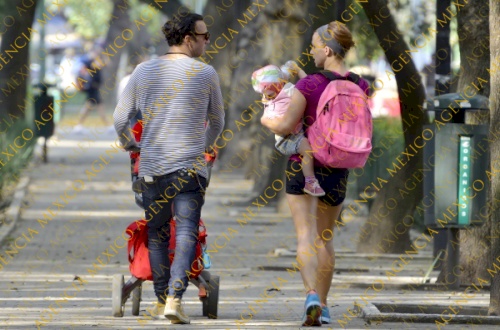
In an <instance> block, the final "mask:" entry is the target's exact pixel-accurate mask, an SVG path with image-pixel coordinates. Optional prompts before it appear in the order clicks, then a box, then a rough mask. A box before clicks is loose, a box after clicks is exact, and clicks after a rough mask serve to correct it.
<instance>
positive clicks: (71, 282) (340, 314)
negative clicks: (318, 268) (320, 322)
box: [0, 130, 498, 329]
mask: <svg viewBox="0 0 500 330" xmlns="http://www.w3.org/2000/svg"><path fill="white" fill-rule="evenodd" d="M60 132H61V136H62V137H61V138H60V139H59V141H56V140H54V141H53V142H51V143H50V144H49V163H48V164H42V163H39V164H37V165H36V166H35V167H34V169H33V170H32V171H31V172H30V173H27V175H29V177H30V182H29V184H28V186H27V190H26V196H25V204H26V203H27V204H28V205H27V206H26V207H25V208H24V209H23V210H22V213H21V216H20V218H19V220H18V221H17V222H16V225H15V228H14V230H13V231H12V232H10V233H9V234H8V236H7V237H6V239H4V241H3V244H2V246H1V248H0V254H1V255H0V257H1V258H0V265H1V267H2V268H0V288H1V289H0V291H1V293H0V294H1V295H2V298H3V299H2V300H1V301H0V328H5V329H34V328H37V327H40V328H43V327H45V328H47V329H104V328H110V329H165V328H168V329H238V328H240V329H299V328H300V319H301V316H302V312H303V310H302V308H303V303H304V297H303V294H302V284H301V280H300V274H299V272H298V271H296V270H294V269H293V266H292V263H293V262H294V261H295V259H294V253H293V251H291V250H292V249H293V248H294V247H295V235H294V229H293V225H292V221H291V218H290V216H289V215H288V214H280V213H277V212H276V211H275V210H274V209H272V208H270V207H262V208H260V209H259V210H258V212H254V215H252V216H248V213H247V218H245V217H244V216H243V213H244V212H246V207H232V206H222V205H221V204H220V201H221V200H227V199H230V200H235V201H238V200H240V201H241V200H246V198H247V196H248V193H249V192H250V191H251V187H252V183H251V182H250V181H248V180H243V179H242V176H240V175H238V174H236V173H229V174H224V175H221V174H218V173H214V174H213V176H212V179H211V182H210V187H209V189H208V193H207V198H206V202H205V207H204V209H203V214H202V218H203V220H204V222H205V224H206V225H207V231H208V234H209V236H208V244H209V250H210V251H211V257H212V264H213V266H212V268H211V269H210V270H209V271H210V272H211V273H212V274H216V275H220V276H221V288H220V300H219V311H218V315H219V318H218V319H216V320H210V319H207V318H206V317H203V316H202V309H201V303H200V302H199V300H198V298H197V290H196V288H195V287H194V286H190V287H189V288H188V292H187V294H186V296H185V301H186V306H185V308H186V312H187V313H188V314H189V315H190V316H191V318H192V324H191V325H186V326H178V325H176V326H174V325H170V324H169V322H168V321H167V320H154V321H153V320H150V319H149V318H148V317H147V312H146V309H149V308H150V307H151V306H152V302H153V301H154V296H153V289H152V283H151V282H146V283H144V285H143V296H142V299H143V301H142V302H141V313H140V314H141V315H142V314H145V315H146V316H141V317H135V316H132V315H131V303H130V300H129V301H128V302H127V305H126V309H125V315H124V317H123V318H114V317H112V316H111V315H112V313H111V280H112V276H113V275H114V274H123V275H125V280H127V279H128V278H129V270H128V261H127V256H126V248H125V244H124V241H123V240H122V239H121V238H120V237H121V233H122V232H123V230H124V229H125V228H126V227H127V225H128V224H129V223H130V222H132V221H134V220H136V219H139V218H141V216H142V211H141V210H140V209H139V208H138V207H137V206H136V205H135V203H134V196H133V193H132V190H131V184H130V174H129V171H128V165H129V158H128V154H127V153H124V152H115V151H114V150H113V148H112V147H111V146H110V145H111V144H112V143H113V141H114V136H113V135H106V134H97V133H96V134H92V133H90V134H88V135H87V136H82V135H74V134H72V133H68V134H65V133H63V132H64V131H63V130H60ZM250 205H251V203H249V205H248V206H250ZM363 221H364V219H363V218H357V219H354V220H353V221H352V222H350V223H349V224H348V225H347V226H346V227H345V228H343V229H341V230H340V231H337V232H336V233H335V235H336V237H335V247H336V251H337V264H336V275H335V276H334V280H333V282H332V290H331V293H330V297H329V305H330V306H331V314H332V315H331V316H332V320H333V324H332V325H331V327H325V328H327V329H328V328H334V329H339V328H341V326H344V327H345V328H348V329H365V328H368V329H402V328H405V329H438V327H437V326H436V324H435V322H432V323H410V322H407V323H403V322H371V324H369V323H367V322H366V321H365V320H364V319H362V318H360V317H358V316H355V312H354V302H355V301H357V302H358V304H360V305H368V302H370V303H377V302H380V303H382V307H380V308H382V310H383V309H384V308H383V305H384V304H387V303H391V302H395V303H398V302H399V303H403V302H404V303H414V304H424V303H430V302H433V303H440V304H443V305H446V306H450V304H453V303H454V301H456V300H457V299H460V298H461V297H462V295H461V294H451V293H450V292H438V291H429V290H430V289H429V290H427V291H424V290H416V291H411V290H408V289H405V284H407V283H418V282H419V281H421V280H422V278H423V274H424V273H425V271H426V270H427V269H428V268H429V266H430V264H431V263H432V260H431V254H430V252H425V251H424V252H421V253H420V254H418V255H416V256H414V258H413V260H411V262H409V263H408V264H406V265H404V267H403V269H402V270H401V271H399V272H397V274H395V276H393V277H392V276H389V277H388V275H387V272H389V271H391V272H392V271H393V269H392V266H393V262H394V260H397V259H398V257H399V255H389V256H387V255H386V256H381V257H380V258H378V257H375V256H373V255H366V254H365V255H360V254H356V253H353V252H352V251H354V249H355V246H354V243H353V241H352V240H351V238H352V236H353V235H354V234H355V233H356V230H357V227H358V226H360V225H361V224H362V223H363ZM245 222H246V223H245ZM0 230H2V228H1V227H0ZM436 275H437V274H436V273H435V272H433V273H431V276H434V277H435V276H436ZM414 286H416V284H415V285H414ZM462 298H463V297H462ZM488 301H489V294H487V293H485V292H482V293H479V294H477V295H475V297H474V298H473V299H469V301H468V302H467V304H469V305H474V304H478V305H484V306H487V304H488ZM380 308H379V309H380ZM387 308H388V307H387ZM387 308H386V309H387ZM444 315H447V314H446V313H445V314H444ZM444 325H445V326H446V329H468V328H471V327H472V326H471V325H466V324H444ZM441 327H443V326H441ZM474 327H477V326H474ZM497 328H498V326H494V325H481V329H497Z"/></svg>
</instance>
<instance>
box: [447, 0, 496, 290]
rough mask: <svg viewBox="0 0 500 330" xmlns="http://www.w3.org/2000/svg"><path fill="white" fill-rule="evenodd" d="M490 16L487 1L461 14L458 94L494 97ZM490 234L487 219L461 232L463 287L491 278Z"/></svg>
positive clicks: (472, 120)
mask: <svg viewBox="0 0 500 330" xmlns="http://www.w3.org/2000/svg"><path fill="white" fill-rule="evenodd" d="M488 13H489V9H488V5H484V1H483V0H469V1H468V3H467V4H466V5H465V6H464V7H461V8H460V10H459V11H458V12H457V19H458V26H460V27H461V28H460V29H459V30H458V36H459V46H460V65H461V76H460V79H459V81H458V87H457V92H458V93H464V91H465V90H466V89H467V88H468V89H470V88H471V87H473V86H474V85H475V86H477V87H478V89H479V90H477V89H476V88H474V87H473V88H474V91H475V92H477V94H478V95H484V96H489V94H490V83H489V81H490V77H489V73H488V71H487V69H488V68H489V67H490V56H489V53H490V43H489V22H488V19H485V17H488ZM481 16H483V17H482V18H481ZM479 18H481V19H479ZM472 84H474V85H472ZM469 93H470V92H469ZM463 95H468V94H467V93H464V94H463ZM478 119H479V120H478ZM482 119H483V120H480V117H478V116H474V117H473V116H470V115H469V113H468V112H466V116H465V123H467V124H487V123H488V122H489V116H483V117H482ZM490 127H495V126H490ZM490 230H491V221H490V220H488V219H486V221H485V223H484V225H482V226H480V227H472V228H470V229H467V230H461V231H460V266H461V276H460V281H461V283H462V284H465V283H477V278H478V277H480V278H482V279H487V278H489V274H488V272H487V270H486V269H487V268H488V267H489V266H491V263H490V260H489V256H490V253H491V244H490V241H489V239H488V237H489V234H490ZM450 271H451V270H448V269H447V266H446V264H445V265H443V268H442V269H441V272H440V274H439V276H438V282H439V283H445V281H446V279H445V277H446V274H448V273H449V272H450Z"/></svg>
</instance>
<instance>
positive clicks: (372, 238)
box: [357, 0, 433, 253]
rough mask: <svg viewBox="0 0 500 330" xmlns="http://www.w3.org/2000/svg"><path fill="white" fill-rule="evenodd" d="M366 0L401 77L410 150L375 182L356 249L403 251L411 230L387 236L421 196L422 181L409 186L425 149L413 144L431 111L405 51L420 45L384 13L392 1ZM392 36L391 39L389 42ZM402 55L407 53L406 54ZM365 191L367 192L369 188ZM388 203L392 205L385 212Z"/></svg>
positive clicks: (398, 78)
mask: <svg viewBox="0 0 500 330" xmlns="http://www.w3.org/2000/svg"><path fill="white" fill-rule="evenodd" d="M361 4H362V6H363V9H364V11H365V13H366V16H367V17H368V19H369V20H371V22H376V24H377V26H376V27H375V26H374V27H373V30H374V32H375V34H376V35H377V38H378V40H379V43H380V45H381V46H382V48H383V49H384V52H385V56H386V58H387V61H388V63H391V64H394V63H395V65H396V66H395V70H394V71H395V73H392V72H386V74H387V75H388V76H389V77H391V78H392V76H394V78H395V79H396V82H397V86H398V94H399V99H400V106H401V118H402V131H403V134H404V141H405V150H406V151H407V152H409V154H411V156H408V155H406V156H405V155H401V158H400V159H401V161H399V160H394V162H393V163H392V168H391V169H390V170H388V172H389V173H390V175H391V177H390V180H383V179H382V180H381V179H380V178H374V181H373V185H375V187H376V190H378V191H377V196H376V198H375V200H374V201H373V204H372V207H371V209H370V214H369V216H368V219H367V222H366V223H365V224H364V226H363V227H362V228H361V231H362V232H363V234H362V235H360V237H359V238H360V240H359V241H358V246H357V250H358V252H373V251H379V252H383V253H400V252H403V251H404V250H405V249H407V248H409V244H410V239H409V231H408V230H405V231H404V232H403V233H402V234H398V238H397V239H393V238H392V237H389V238H387V237H388V233H390V232H391V231H393V230H394V228H395V226H396V225H397V224H398V223H401V222H402V221H403V219H405V218H406V217H412V216H413V212H414V210H415V208H416V206H417V205H418V203H419V202H420V201H421V199H422V195H423V186H422V184H417V185H416V187H415V189H413V190H408V189H406V188H405V180H406V179H407V178H409V177H411V175H412V174H413V173H416V172H418V170H419V169H421V168H422V164H423V155H422V152H413V151H412V150H415V147H414V146H413V143H414V140H415V138H416V137H418V136H421V135H422V128H423V125H424V124H425V123H426V122H427V117H426V115H425V113H424V112H423V111H422V105H423V103H424V99H425V91H424V88H423V86H422V82H421V79H420V75H419V73H418V71H417V69H416V67H415V65H414V63H413V61H412V60H411V58H408V57H406V56H405V54H408V50H409V49H416V48H417V47H416V45H415V44H414V45H413V46H412V47H411V48H410V47H408V44H407V43H406V41H405V40H404V39H403V34H402V33H401V32H400V31H399V29H398V27H397V25H396V23H395V21H394V18H393V16H392V14H391V13H390V12H389V11H388V10H384V12H383V15H385V16H383V17H381V14H380V13H381V10H382V9H383V8H385V9H387V8H388V1H387V0H375V1H369V2H363V3H361ZM424 33H425V38H426V39H427V38H428V37H429V34H432V33H433V31H432V30H428V31H425V32H424ZM431 36H432V35H431ZM387 39H390V40H391V42H390V43H388V42H387V41H386V40H387ZM400 56H403V58H404V60H402V59H401V58H400ZM363 197H366V193H365V196H362V198H363ZM387 203H390V204H389V205H388V204H387ZM384 208H385V210H384V213H387V214H384V216H382V217H381V216H380V214H379V213H380V210H382V209H384ZM387 208H392V209H391V210H390V212H386V211H387Z"/></svg>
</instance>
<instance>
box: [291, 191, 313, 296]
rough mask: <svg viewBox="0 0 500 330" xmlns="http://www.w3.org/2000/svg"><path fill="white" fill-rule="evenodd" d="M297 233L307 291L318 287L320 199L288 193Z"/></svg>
mask: <svg viewBox="0 0 500 330" xmlns="http://www.w3.org/2000/svg"><path fill="white" fill-rule="evenodd" d="M286 198H287V201H288V205H289V206H290V210H291V211H292V217H293V222H294V225H295V231H296V234H297V262H298V263H299V267H300V275H301V276H302V281H303V282H304V287H305V289H306V292H307V291H309V290H315V289H316V278H317V269H318V256H317V255H316V253H315V252H314V238H315V237H316V218H315V213H316V208H317V204H318V199H317V198H315V197H312V196H309V195H292V194H287V195H286Z"/></svg>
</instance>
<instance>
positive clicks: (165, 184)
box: [114, 13, 224, 324]
mask: <svg viewBox="0 0 500 330" xmlns="http://www.w3.org/2000/svg"><path fill="white" fill-rule="evenodd" d="M162 30H163V33H164V34H165V37H166V40H167V42H168V44H169V46H170V49H169V51H168V52H167V53H166V54H165V55H163V56H160V57H158V58H156V59H152V60H149V61H146V62H144V63H141V64H140V65H138V66H137V68H136V69H135V70H134V72H133V73H132V76H131V77H130V81H129V83H128V84H127V86H126V87H125V90H124V91H123V93H122V95H121V97H120V101H119V103H118V105H117V107H116V109H115V113H114V120H115V129H116V132H117V133H118V136H119V137H120V139H121V142H122V144H123V146H124V148H125V150H134V149H136V148H137V147H138V146H137V143H136V141H135V140H134V138H133V136H132V134H131V132H130V130H129V127H128V123H129V120H130V119H132V118H133V117H134V116H135V115H136V113H137V112H138V111H141V112H142V116H143V132H142V137H141V142H140V150H141V163H140V167H139V176H140V177H142V178H143V180H144V186H145V187H144V191H143V200H144V207H145V216H146V220H148V248H149V257H150V264H151V269H152V272H153V284H154V291H155V295H156V296H157V298H158V305H157V306H158V308H157V311H158V312H159V313H161V310H162V309H163V308H164V313H162V314H164V315H165V317H167V318H168V319H170V320H171V321H172V323H180V324H187V323H190V319H189V317H188V316H187V315H186V314H185V313H184V310H183V308H182V305H181V299H182V295H183V293H184V292H185V291H186V287H187V285H188V277H187V274H188V273H189V272H190V270H191V264H192V262H193V260H194V256H195V245H196V240H197V237H198V222H199V219H200V214H201V207H202V205H203V203H204V194H205V188H206V182H207V168H206V166H200V165H199V164H200V161H203V159H204V157H203V155H204V152H205V151H206V150H212V146H213V145H214V143H215V141H216V139H217V137H218V136H219V134H220V133H221V132H222V129H223V127H224V107H223V100H222V94H221V91H220V85H219V78H218V76H217V73H216V72H215V70H214V68H213V67H211V66H210V65H206V64H204V63H202V62H200V61H197V60H195V59H194V58H196V57H199V56H201V55H202V54H203V52H204V50H205V47H206V45H207V44H208V43H209V38H210V34H209V32H208V31H207V26H206V24H205V22H203V17H202V16H201V15H198V14H193V13H189V14H186V15H185V16H183V17H178V18H176V19H175V20H172V21H168V22H167V23H165V25H164V26H163V28H162ZM207 122H208V126H207ZM203 165H205V164H203ZM172 205H173V207H172ZM174 215H175V218H176V228H175V229H176V230H175V232H176V248H175V258H174V261H173V263H172V265H170V262H169V258H168V237H169V222H170V219H171V218H172V216H174Z"/></svg>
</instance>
